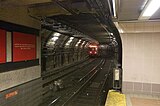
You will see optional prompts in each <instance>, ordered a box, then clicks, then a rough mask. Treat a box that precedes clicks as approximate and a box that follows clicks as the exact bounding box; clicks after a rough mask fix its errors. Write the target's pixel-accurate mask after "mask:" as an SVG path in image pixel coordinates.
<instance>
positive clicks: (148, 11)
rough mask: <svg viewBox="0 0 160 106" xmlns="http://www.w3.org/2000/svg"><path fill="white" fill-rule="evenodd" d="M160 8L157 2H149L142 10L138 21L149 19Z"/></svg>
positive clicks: (150, 0)
mask: <svg viewBox="0 0 160 106" xmlns="http://www.w3.org/2000/svg"><path fill="white" fill-rule="evenodd" d="M159 8H160V3H159V2H158V0H149V2H148V3H147V4H146V6H145V8H144V9H143V11H142V13H141V15H140V17H139V19H145V20H147V19H149V18H150V17H151V16H152V15H153V14H154V13H155V12H156V11H157V10H158V9H159Z"/></svg>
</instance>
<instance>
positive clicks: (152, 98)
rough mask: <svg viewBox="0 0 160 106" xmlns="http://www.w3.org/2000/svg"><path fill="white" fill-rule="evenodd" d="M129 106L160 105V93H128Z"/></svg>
mask: <svg viewBox="0 0 160 106" xmlns="http://www.w3.org/2000/svg"><path fill="white" fill-rule="evenodd" d="M125 95H126V102H127V106H160V95H149V94H132V93H126V94H125Z"/></svg>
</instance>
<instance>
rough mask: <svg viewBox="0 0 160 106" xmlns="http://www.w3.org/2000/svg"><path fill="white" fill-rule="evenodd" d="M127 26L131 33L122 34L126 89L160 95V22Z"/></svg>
mask: <svg viewBox="0 0 160 106" xmlns="http://www.w3.org/2000/svg"><path fill="white" fill-rule="evenodd" d="M126 25H128V30H127V31H128V32H126V33H121V37H122V42H123V43H122V44H123V70H124V71H123V73H124V74H123V79H124V80H123V91H124V92H135V93H147V94H157V95H158V94H160V90H159V88H160V77H159V75H160V71H159V69H160V65H159V61H160V56H159V53H160V36H159V34H160V32H159V30H160V26H159V25H158V24H157V23H156V22H149V23H128V24H126ZM136 31H137V32H136Z"/></svg>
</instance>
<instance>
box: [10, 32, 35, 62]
mask: <svg viewBox="0 0 160 106" xmlns="http://www.w3.org/2000/svg"><path fill="white" fill-rule="evenodd" d="M33 59H36V36H35V35H32V34H25V33H20V32H13V62H17V61H25V60H33Z"/></svg>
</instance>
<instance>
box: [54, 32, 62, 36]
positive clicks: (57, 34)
mask: <svg viewBox="0 0 160 106" xmlns="http://www.w3.org/2000/svg"><path fill="white" fill-rule="evenodd" d="M60 35H61V34H60V33H57V32H55V33H54V34H53V36H57V37H59V36H60Z"/></svg>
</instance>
